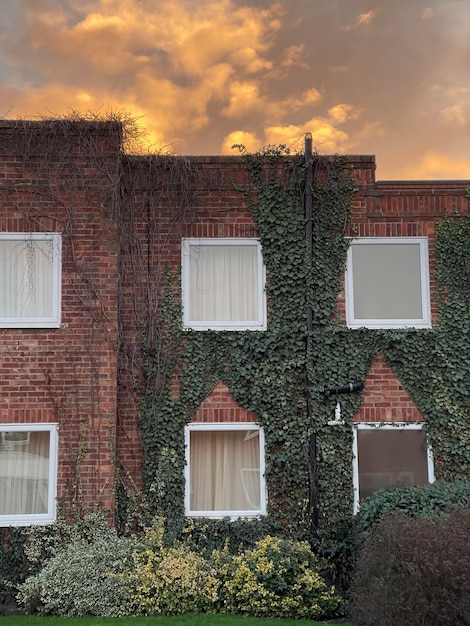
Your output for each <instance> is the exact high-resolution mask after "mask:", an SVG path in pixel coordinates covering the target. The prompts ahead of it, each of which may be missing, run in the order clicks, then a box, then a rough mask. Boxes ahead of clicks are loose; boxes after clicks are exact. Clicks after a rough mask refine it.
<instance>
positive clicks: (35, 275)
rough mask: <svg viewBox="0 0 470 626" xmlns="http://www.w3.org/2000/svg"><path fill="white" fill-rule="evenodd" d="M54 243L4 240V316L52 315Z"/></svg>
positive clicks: (0, 281) (0, 268) (0, 248)
mask: <svg viewBox="0 0 470 626" xmlns="http://www.w3.org/2000/svg"><path fill="white" fill-rule="evenodd" d="M52 257H53V244H52V242H51V241H46V240H39V239H32V240H20V239H19V238H17V239H0V317H2V318H35V317H50V316H51V315H52V267H53V258H52Z"/></svg>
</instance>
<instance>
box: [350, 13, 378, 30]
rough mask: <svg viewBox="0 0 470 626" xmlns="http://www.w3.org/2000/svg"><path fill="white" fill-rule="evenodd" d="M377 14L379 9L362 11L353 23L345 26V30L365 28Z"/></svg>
mask: <svg viewBox="0 0 470 626" xmlns="http://www.w3.org/2000/svg"><path fill="white" fill-rule="evenodd" d="M376 15H377V11H376V10H374V11H368V12H367V13H361V14H360V15H358V17H357V18H356V20H355V21H354V23H353V24H349V25H348V26H343V30H356V29H358V28H364V27H366V26H369V24H370V23H371V22H372V20H373V19H374V18H375V16H376Z"/></svg>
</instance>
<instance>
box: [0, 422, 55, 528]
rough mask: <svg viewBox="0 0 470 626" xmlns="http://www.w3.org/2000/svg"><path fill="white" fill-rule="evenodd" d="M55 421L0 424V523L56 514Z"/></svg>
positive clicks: (42, 520) (38, 520) (42, 518)
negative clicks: (49, 422)
mask: <svg viewBox="0 0 470 626" xmlns="http://www.w3.org/2000/svg"><path fill="white" fill-rule="evenodd" d="M56 485H57V424H1V425H0V526H26V525H29V524H47V523H48V522H53V521H54V520H55V516H56V495H57V494H56V491H57V487H56Z"/></svg>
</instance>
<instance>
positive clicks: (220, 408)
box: [0, 122, 469, 510]
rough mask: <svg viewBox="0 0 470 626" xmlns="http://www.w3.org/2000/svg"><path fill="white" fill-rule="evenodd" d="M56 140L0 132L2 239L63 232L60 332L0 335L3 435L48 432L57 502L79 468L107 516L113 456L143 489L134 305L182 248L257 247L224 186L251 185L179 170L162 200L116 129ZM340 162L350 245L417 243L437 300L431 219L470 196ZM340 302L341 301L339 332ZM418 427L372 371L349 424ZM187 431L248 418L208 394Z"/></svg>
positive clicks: (86, 497) (86, 493)
mask: <svg viewBox="0 0 470 626" xmlns="http://www.w3.org/2000/svg"><path fill="white" fill-rule="evenodd" d="M62 128H63V127H62V126H61V125H60V124H59V125H57V126H54V125H53V124H50V123H15V122H3V123H2V124H0V232H49V231H52V232H61V233H62V246H63V253H62V318H61V326H60V328H56V329H37V328H36V329H1V330H0V398H1V406H0V414H1V419H0V422H1V423H4V424H5V423H7V424H9V423H37V422H46V423H49V422H56V423H58V424H59V470H58V472H59V481H58V493H59V496H60V495H61V494H63V493H66V492H67V491H69V492H70V491H73V489H74V486H76V485H77V475H76V468H77V457H80V464H79V468H80V485H81V493H80V498H81V499H82V503H83V505H84V506H85V507H86V508H92V507H93V505H94V504H95V503H97V502H98V501H99V502H100V504H101V506H103V507H109V508H110V509H111V510H112V508H113V472H114V455H115V454H116V455H117V458H118V459H119V462H120V464H121V468H122V470H123V471H124V472H126V473H128V474H129V475H130V476H132V477H134V478H135V480H136V481H137V483H139V480H140V479H139V475H140V471H141V462H142V451H141V441H140V435H139V427H138V420H137V406H138V401H139V393H140V392H141V388H139V381H138V380H137V382H136V380H135V379H134V378H133V374H132V363H133V359H134V358H135V356H136V352H135V351H136V350H139V347H138V345H139V341H138V338H139V333H140V322H141V321H142V318H143V316H145V315H158V311H159V308H160V306H161V302H159V301H158V300H155V301H154V302H152V300H151V299H150V305H147V306H150V307H151V310H150V309H149V310H146V309H145V306H144V303H145V296H146V295H147V294H148V293H149V289H151V290H153V291H154V292H155V293H156V292H157V291H158V289H157V287H158V285H156V284H155V282H154V281H156V280H157V279H158V275H159V268H161V267H162V266H163V265H165V264H167V263H169V264H170V265H172V266H174V267H179V266H180V264H181V239H182V237H256V231H255V227H254V224H253V222H252V219H251V217H250V213H249V210H248V206H247V200H246V198H245V197H244V196H243V195H242V194H240V192H239V191H236V190H234V186H233V182H234V181H236V182H237V183H238V184H239V185H240V186H244V185H246V186H248V185H249V176H248V172H247V170H246V168H245V166H244V165H243V164H242V163H241V161H240V159H239V158H238V157H193V158H190V159H186V160H183V159H182V160H181V162H184V164H185V167H186V168H187V172H186V173H187V178H188V180H189V188H188V190H187V191H188V194H189V196H190V200H188V201H186V199H185V198H184V197H180V196H179V195H178V194H179V191H178V189H179V188H178V185H177V182H174V183H173V182H172V181H171V180H167V181H166V183H165V186H164V189H165V193H163V192H162V193H161V194H160V195H159V194H157V193H155V186H154V185H149V184H148V182H149V180H152V181H154V180H156V179H158V178H159V177H160V178H165V176H166V175H168V173H166V174H165V171H164V170H163V169H162V166H161V164H159V162H158V159H155V158H153V157H122V155H121V149H120V130H119V128H118V127H117V125H114V124H108V123H105V124H98V125H90V124H88V125H86V124H85V125H80V124H77V125H74V124H69V125H68V126H67V127H66V130H65V131H62V130H61V129H62ZM91 146H92V147H91ZM90 155H91V156H90ZM348 161H349V163H350V164H351V165H352V166H353V167H354V176H355V180H356V184H357V186H358V192H357V194H356V196H355V200H354V208H353V215H352V220H351V224H350V230H349V234H350V235H355V236H361V237H365V236H381V237H389V236H390V237H392V236H425V237H427V238H428V241H429V254H430V272H431V294H433V293H435V291H436V285H435V282H434V279H433V278H432V276H433V268H434V241H435V232H434V224H435V220H436V218H439V217H440V216H442V215H443V214H444V213H452V212H460V213H463V212H464V211H465V210H466V207H467V201H466V197H465V190H466V188H467V186H468V184H469V183H468V182H467V181H461V182H436V181H429V182H376V181H375V160H374V158H373V157H371V156H351V157H348ZM162 189H163V187H162ZM151 192H152V193H151ZM189 196H188V197H189ZM136 249H138V255H137V256H136V255H135V254H134V253H133V251H135V250H136ZM136 258H138V259H139V264H135V262H134V261H135V259H136ZM0 297H1V296H0ZM344 301H345V299H344V292H342V293H341V294H340V295H339V298H338V310H339V312H340V315H341V318H342V320H343V321H345V306H344ZM431 301H432V323H433V324H436V323H438V318H437V308H436V304H435V301H434V300H433V299H432V300H431ZM118 353H119V354H120V358H119V359H118ZM176 392H177V391H176ZM422 419H423V416H422V415H421V414H420V413H419V411H418V410H417V409H416V407H415V406H414V405H413V403H412V402H411V400H410V399H409V397H408V396H407V394H406V393H405V392H404V391H403V389H402V387H401V385H400V382H399V381H398V380H397V379H396V377H395V375H394V374H393V372H392V371H391V369H390V368H389V366H388V365H387V364H386V363H385V362H384V361H383V360H382V358H381V357H379V358H378V359H376V361H375V362H374V363H373V364H372V367H371V370H370V372H369V374H368V377H367V380H366V389H365V392H364V403H363V406H362V408H361V410H360V413H359V414H358V415H357V416H356V420H357V421H379V422H381V421H419V420H422ZM192 420H193V421H202V422H208V421H211V422H212V421H214V422H220V421H224V420H225V421H255V420H256V415H255V414H252V413H249V412H247V411H245V410H244V409H242V408H241V407H239V406H237V404H236V403H235V402H234V400H233V398H232V396H231V394H230V392H229V390H228V389H227V387H225V386H224V385H223V384H222V383H219V384H218V385H217V386H216V388H215V390H214V391H213V392H212V394H211V395H210V396H209V397H208V398H207V399H206V400H205V401H204V402H203V403H202V404H201V405H200V407H199V409H198V410H197V412H196V413H195V415H193V416H192Z"/></svg>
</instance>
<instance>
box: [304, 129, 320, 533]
mask: <svg viewBox="0 0 470 626" xmlns="http://www.w3.org/2000/svg"><path fill="white" fill-rule="evenodd" d="M312 157H313V140H312V134H311V133H307V134H306V135H305V165H306V169H305V236H306V239H307V260H306V261H307V281H306V290H307V299H306V306H307V337H306V345H305V350H306V361H307V364H308V363H309V360H310V359H311V358H312V332H313V309H312V303H311V298H312V294H311V285H312V281H311V272H313V197H312V185H313V163H312ZM308 372H309V369H308V367H307V371H306V404H307V421H308V427H309V429H310V430H312V434H311V436H310V441H309V450H308V457H309V472H310V473H309V501H310V502H309V504H310V510H311V512H312V518H311V531H312V533H314V532H315V531H316V529H317V528H318V492H317V485H316V473H317V472H316V469H317V459H316V457H317V445H316V437H315V432H314V427H315V417H314V412H313V406H312V397H311V392H310V390H311V384H312V381H311V380H310V376H309V373H308Z"/></svg>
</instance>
